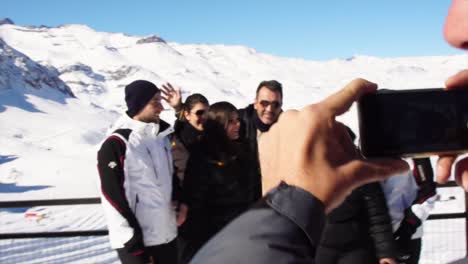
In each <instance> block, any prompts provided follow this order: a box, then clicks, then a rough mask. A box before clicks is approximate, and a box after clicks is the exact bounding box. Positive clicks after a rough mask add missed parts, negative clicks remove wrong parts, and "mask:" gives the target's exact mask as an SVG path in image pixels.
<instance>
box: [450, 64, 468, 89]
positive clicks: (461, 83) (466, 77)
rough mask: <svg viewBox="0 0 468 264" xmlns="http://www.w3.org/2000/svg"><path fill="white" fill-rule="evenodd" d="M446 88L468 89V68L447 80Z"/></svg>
mask: <svg viewBox="0 0 468 264" xmlns="http://www.w3.org/2000/svg"><path fill="white" fill-rule="evenodd" d="M445 87H446V88H445V89H446V90H453V89H463V88H465V89H468V69H467V70H463V71H461V72H459V73H457V74H455V75H454V76H452V77H450V78H448V79H447V81H445Z"/></svg>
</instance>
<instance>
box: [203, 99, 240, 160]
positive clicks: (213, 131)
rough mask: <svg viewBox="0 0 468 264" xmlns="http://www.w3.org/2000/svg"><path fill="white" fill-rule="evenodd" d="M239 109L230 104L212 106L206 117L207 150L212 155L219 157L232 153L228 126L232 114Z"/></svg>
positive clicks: (220, 103) (222, 103) (221, 103)
mask: <svg viewBox="0 0 468 264" xmlns="http://www.w3.org/2000/svg"><path fill="white" fill-rule="evenodd" d="M236 111H237V108H236V107H235V106H234V105H232V104H231V103H229V102H217V103H214V104H212V105H211V106H210V108H209V109H208V114H207V116H206V120H205V123H204V124H203V127H204V134H205V135H204V139H205V143H206V148H207V150H209V152H210V154H212V155H215V156H218V158H219V154H223V153H224V154H226V153H230V152H231V149H230V145H231V142H230V140H229V138H228V136H227V133H226V129H225V127H226V124H227V123H228V122H229V117H230V115H231V113H232V112H236Z"/></svg>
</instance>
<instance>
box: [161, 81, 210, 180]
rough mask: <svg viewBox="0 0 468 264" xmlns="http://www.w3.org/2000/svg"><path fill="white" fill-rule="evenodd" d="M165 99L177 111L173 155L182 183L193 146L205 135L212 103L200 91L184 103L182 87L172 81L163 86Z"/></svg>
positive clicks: (172, 139)
mask: <svg viewBox="0 0 468 264" xmlns="http://www.w3.org/2000/svg"><path fill="white" fill-rule="evenodd" d="M161 91H162V93H163V94H164V96H165V100H166V101H167V102H168V103H169V105H170V106H171V107H172V108H174V110H175V111H176V118H177V119H176V121H175V123H174V134H173V137H172V138H171V143H172V157H173V160H174V166H175V171H176V175H177V178H178V179H179V181H180V184H182V182H183V180H184V172H185V167H186V164H187V160H188V158H189V155H190V152H191V149H192V146H193V144H194V143H196V142H197V141H199V140H200V139H201V137H202V135H203V123H204V121H205V113H206V111H207V110H208V107H209V106H210V104H209V103H208V99H206V97H205V96H203V95H202V94H199V93H195V94H192V95H190V96H188V97H187V99H185V102H184V103H182V96H181V95H180V89H174V87H173V86H172V85H171V84H170V83H166V84H164V85H163V86H162V89H161Z"/></svg>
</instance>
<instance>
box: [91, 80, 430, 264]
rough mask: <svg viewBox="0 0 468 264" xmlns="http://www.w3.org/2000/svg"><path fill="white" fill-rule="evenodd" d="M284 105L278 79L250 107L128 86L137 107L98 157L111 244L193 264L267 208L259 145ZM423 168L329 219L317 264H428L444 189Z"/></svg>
mask: <svg viewBox="0 0 468 264" xmlns="http://www.w3.org/2000/svg"><path fill="white" fill-rule="evenodd" d="M282 100H283V88H282V85H281V83H279V82H278V81H275V80H271V81H263V82H261V83H260V84H259V85H258V87H257V90H256V95H255V99H254V102H253V103H252V104H250V105H248V106H247V107H246V108H243V109H237V108H236V107H235V106H234V105H232V104H231V103H229V102H225V101H223V102H217V103H214V104H211V105H210V104H209V101H208V99H207V98H206V97H205V96H203V95H201V94H198V93H195V94H191V95H189V96H188V97H187V98H186V99H185V101H184V102H182V97H181V92H180V90H178V89H175V88H174V87H173V86H172V85H171V84H169V83H167V84H164V85H162V86H161V89H159V88H158V87H157V86H156V85H154V84H153V83H151V82H149V81H145V80H137V81H134V82H132V83H130V84H128V85H127V86H126V87H125V101H126V105H127V109H128V110H127V111H126V112H125V113H124V114H123V115H122V116H121V117H120V118H119V119H118V120H117V121H116V122H115V123H114V124H113V125H112V126H111V127H110V128H109V131H108V135H107V138H106V139H105V140H104V141H103V143H102V145H101V148H100V150H99V152H98V170H99V175H100V186H101V194H102V204H103V208H104V211H105V215H106V219H107V222H108V229H109V238H110V242H111V246H112V247H113V248H114V249H116V251H117V253H118V256H119V258H120V260H121V261H122V263H189V262H190V260H191V259H192V258H193V256H194V255H195V254H196V253H197V252H198V251H199V249H200V248H201V247H202V246H203V245H204V244H205V243H206V242H207V241H209V240H210V238H212V237H213V236H214V235H215V234H216V233H218V232H219V231H220V230H221V229H223V228H224V227H225V226H226V225H227V224H228V223H229V222H230V221H232V220H233V219H235V218H236V217H237V216H239V215H240V214H242V213H243V212H245V211H246V210H247V209H248V208H251V207H255V206H261V205H259V204H260V203H259V204H256V202H257V201H258V200H259V199H260V198H261V197H262V195H263V194H264V193H265V192H266V191H268V190H269V188H267V187H265V186H263V188H262V173H261V168H260V162H259V154H258V153H259V151H258V140H259V138H261V137H262V135H263V133H265V132H267V131H268V130H269V129H270V127H271V126H272V125H273V124H274V123H275V122H277V120H278V118H279V116H280V114H281V113H282V103H283V101H282ZM162 101H166V102H167V103H168V105H170V106H171V107H172V108H173V109H174V110H175V113H176V121H175V123H174V125H173V126H171V125H169V124H168V123H166V122H164V121H163V120H161V119H160V117H159V115H160V113H161V111H163V109H164V108H163V105H162ZM347 132H348V136H349V137H350V138H351V139H352V140H353V141H354V138H355V135H354V133H353V131H351V129H349V128H347ZM356 150H357V148H356ZM275 151H282V149H276V150H275ZM284 162H288V161H287V160H286V161H284ZM413 162H414V166H413V167H414V169H413V170H412V171H408V172H407V173H406V174H411V176H413V177H407V175H400V176H395V177H392V178H390V179H388V180H385V181H383V182H380V183H371V184H367V185H364V186H362V187H360V188H357V189H356V190H354V191H353V192H352V193H351V194H350V195H349V196H348V197H347V198H346V200H345V202H344V203H343V204H342V205H340V206H339V207H338V208H336V209H335V210H333V211H332V212H330V213H329V214H328V216H327V218H326V223H325V227H324V229H323V234H322V236H321V240H320V241H321V242H320V245H319V247H318V248H317V252H316V255H315V258H316V259H317V263H323V264H327V263H381V264H384V263H417V262H418V259H419V253H420V249H421V240H420V234H419V235H418V234H417V230H418V227H419V226H420V225H421V223H422V221H424V220H425V219H426V218H427V216H428V213H429V210H430V209H431V208H432V206H433V203H434V201H435V199H436V192H435V183H434V180H433V172H432V167H431V163H430V161H429V159H415V160H413ZM264 185H265V184H264ZM264 224H265V225H268V224H269V223H268V222H266V223H264ZM249 228H252V229H261V228H262V226H251V227H249ZM414 238H416V239H414ZM225 246H226V249H225V250H229V241H226V244H225Z"/></svg>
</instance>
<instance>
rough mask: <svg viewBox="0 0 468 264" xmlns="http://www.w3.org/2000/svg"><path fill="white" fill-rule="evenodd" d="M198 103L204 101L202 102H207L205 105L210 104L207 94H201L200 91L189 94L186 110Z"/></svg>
mask: <svg viewBox="0 0 468 264" xmlns="http://www.w3.org/2000/svg"><path fill="white" fill-rule="evenodd" d="M198 103H202V104H205V105H210V104H209V103H208V99H206V97H205V96H203V95H202V94H199V93H194V94H191V95H189V96H188V97H187V99H185V102H184V111H190V110H192V109H193V107H194V106H195V105H196V104H198Z"/></svg>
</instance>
